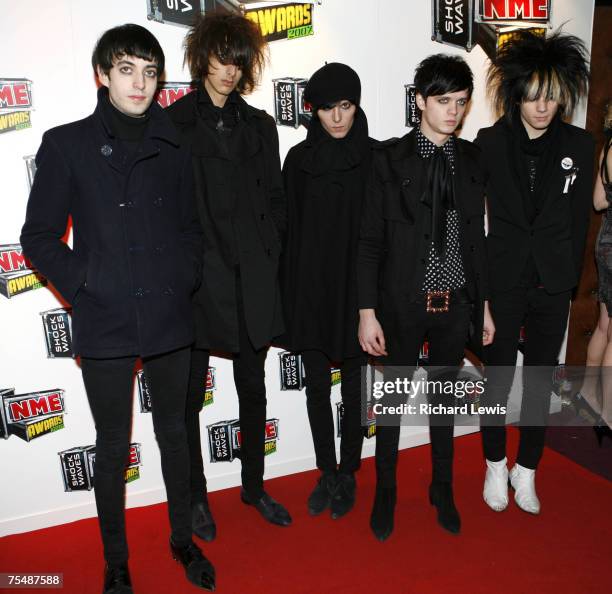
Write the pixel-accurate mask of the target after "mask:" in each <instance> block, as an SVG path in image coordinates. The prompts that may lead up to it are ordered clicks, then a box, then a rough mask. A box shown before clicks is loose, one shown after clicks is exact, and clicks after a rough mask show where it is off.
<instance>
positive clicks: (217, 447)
mask: <svg viewBox="0 0 612 594" xmlns="http://www.w3.org/2000/svg"><path fill="white" fill-rule="evenodd" d="M207 429H208V449H209V452H210V461H211V462H231V461H232V460H234V459H235V458H240V448H241V445H242V434H241V433H240V421H239V420H238V419H234V420H231V421H220V422H219V423H214V424H213V425H208V427H207ZM277 440H278V419H268V420H267V421H266V426H265V442H264V455H266V456H268V455H269V454H273V453H274V452H276V450H277V443H276V442H277Z"/></svg>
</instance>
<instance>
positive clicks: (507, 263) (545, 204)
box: [476, 119, 594, 297]
mask: <svg viewBox="0 0 612 594" xmlns="http://www.w3.org/2000/svg"><path fill="white" fill-rule="evenodd" d="M511 134H512V130H511V128H510V127H509V126H508V125H507V124H506V122H505V120H504V119H500V120H498V121H497V122H496V123H495V125H493V126H491V127H490V128H483V129H482V130H480V132H478V136H477V138H476V144H477V145H478V146H480V147H481V148H482V155H483V164H484V167H485V171H486V195H487V212H488V218H489V233H488V235H487V252H488V261H489V289H490V292H491V296H492V297H493V296H495V295H497V294H499V293H503V292H504V291H508V290H509V289H512V288H513V287H516V286H517V285H518V283H519V282H520V280H521V274H522V273H523V270H524V269H525V265H526V263H527V259H528V258H529V257H530V255H531V257H533V260H534V263H535V266H536V269H537V271H538V275H539V277H540V280H541V282H542V284H543V285H544V288H545V289H546V291H547V292H549V293H560V292H562V291H568V290H570V289H572V288H574V287H575V286H576V285H577V284H578V281H579V279H580V271H581V269H582V259H583V255H584V244H585V239H586V233H587V230H588V226H589V218H590V214H591V199H592V193H593V185H592V179H593V159H594V142H593V139H592V137H591V135H590V134H589V133H588V132H585V131H584V130H581V129H580V128H576V127H575V126H571V125H570V124H566V123H563V122H561V123H560V124H559V131H558V137H557V142H556V146H555V147H554V150H555V151H556V156H555V167H554V175H553V176H552V177H551V179H550V180H548V182H547V184H546V194H545V196H544V198H543V199H542V201H541V204H540V205H539V206H538V211H537V214H536V217H535V219H534V221H533V222H532V223H530V222H529V221H528V218H527V216H526V213H525V209H524V203H523V199H522V195H521V188H520V183H519V180H518V179H517V177H516V175H514V168H513V167H510V166H509V163H511V162H512V159H514V155H513V151H512V150H511V149H510V142H509V136H510V135H511ZM568 158H569V159H571V165H569V163H570V162H569V161H565V164H566V167H568V168H567V169H564V168H563V165H562V161H563V160H564V159H568ZM573 173H575V174H576V178H575V179H574V181H573V183H570V182H571V179H570V180H569V182H568V181H566V178H568V177H571V176H572V174H573ZM566 184H567V191H566V192H565V193H564V190H566Z"/></svg>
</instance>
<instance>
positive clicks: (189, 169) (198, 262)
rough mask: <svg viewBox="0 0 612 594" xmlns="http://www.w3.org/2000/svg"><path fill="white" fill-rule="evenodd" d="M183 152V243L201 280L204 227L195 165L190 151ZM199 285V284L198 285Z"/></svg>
mask: <svg viewBox="0 0 612 594" xmlns="http://www.w3.org/2000/svg"><path fill="white" fill-rule="evenodd" d="M181 152H182V166H181V175H180V181H179V202H180V208H181V242H182V244H183V247H184V249H185V251H186V252H187V254H188V255H189V257H190V258H191V261H192V263H193V265H194V267H195V268H196V270H197V272H198V279H200V278H201V269H202V251H203V242H202V236H203V234H202V226H201V224H200V217H199V214H198V208H197V204H196V196H195V184H194V180H193V165H192V162H191V153H190V151H189V150H183V151H181ZM198 284H199V283H198Z"/></svg>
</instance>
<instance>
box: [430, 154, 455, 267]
mask: <svg viewBox="0 0 612 594" xmlns="http://www.w3.org/2000/svg"><path fill="white" fill-rule="evenodd" d="M428 159H429V167H428V168H427V190H426V192H425V194H424V196H423V202H424V203H425V204H427V205H428V206H429V207H430V208H431V238H432V241H433V244H434V248H435V250H436V253H437V254H438V256H439V257H441V258H442V257H443V254H444V251H445V250H444V247H445V242H446V214H447V211H449V210H453V209H454V208H455V185H454V183H453V182H454V179H453V172H452V169H451V165H450V163H449V162H448V159H447V157H446V155H445V154H444V149H443V148H442V147H441V146H438V147H436V149H435V151H434V153H433V155H431V157H428Z"/></svg>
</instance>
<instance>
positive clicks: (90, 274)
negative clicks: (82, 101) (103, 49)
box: [21, 87, 202, 358]
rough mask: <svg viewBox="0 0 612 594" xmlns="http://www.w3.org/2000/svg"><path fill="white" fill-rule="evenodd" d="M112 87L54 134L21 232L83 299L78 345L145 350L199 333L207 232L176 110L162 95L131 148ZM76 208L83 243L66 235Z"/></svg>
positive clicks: (49, 269) (76, 232)
mask: <svg viewBox="0 0 612 594" xmlns="http://www.w3.org/2000/svg"><path fill="white" fill-rule="evenodd" d="M107 93H108V90H107V89H106V87H102V88H101V89H100V90H99V92H98V106H97V108H96V110H95V111H94V113H93V114H92V115H90V116H89V117H87V118H85V119H83V120H80V121H77V122H72V123H70V124H66V125H63V126H59V127H57V128H53V129H51V130H48V131H47V132H46V133H45V134H44V136H43V140H42V144H41V146H40V149H39V151H38V153H37V155H36V166H37V172H36V176H35V179H34V184H33V186H32V190H31V193H30V198H29V201H28V207H27V214H26V221H25V224H24V226H23V229H22V233H21V244H22V246H23V250H24V253H25V254H26V255H27V256H28V258H30V260H31V261H32V262H33V264H34V265H35V266H36V268H37V269H38V270H40V272H42V273H43V274H44V275H45V276H46V277H47V278H48V279H49V280H50V281H51V283H53V285H54V286H55V288H56V289H57V290H58V291H59V293H60V294H61V295H62V297H63V298H64V299H65V300H66V301H67V302H68V303H70V304H71V305H72V309H73V312H72V330H73V344H74V351H75V353H76V354H77V355H82V356H85V357H95V358H111V357H122V356H130V355H139V356H143V357H145V356H151V355H155V354H161V353H165V352H168V351H171V350H174V349H177V348H181V347H184V346H187V345H189V344H191V343H192V342H193V338H194V331H193V314H192V308H191V295H192V294H193V292H194V290H195V288H196V286H197V285H198V283H199V280H200V269H201V241H202V232H201V227H200V224H199V221H198V215H197V210H196V208H195V201H194V194H193V177H192V170H191V159H190V156H189V152H188V151H187V150H185V149H184V148H183V147H181V146H180V143H179V138H178V134H177V133H176V130H175V129H174V126H173V125H172V122H170V120H169V119H168V117H167V115H166V114H165V113H164V111H163V110H162V109H161V108H160V107H159V106H158V105H157V104H156V103H153V104H152V105H151V107H150V109H149V118H150V119H149V123H148V125H147V127H146V129H145V133H144V138H143V140H142V142H141V144H140V146H139V148H138V149H137V151H136V153H135V154H134V155H133V157H132V158H127V159H124V157H125V152H124V149H123V147H122V144H121V143H120V141H119V140H118V139H116V138H115V136H114V135H113V131H112V130H111V128H110V127H109V122H108V118H107V117H106V116H105V109H104V104H103V101H105V100H106V96H105V95H106V94H107ZM69 217H71V218H72V225H73V247H72V248H70V247H69V246H68V245H67V244H66V243H65V242H64V241H63V240H62V237H63V236H64V235H65V233H66V226H67V223H68V220H69Z"/></svg>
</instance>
